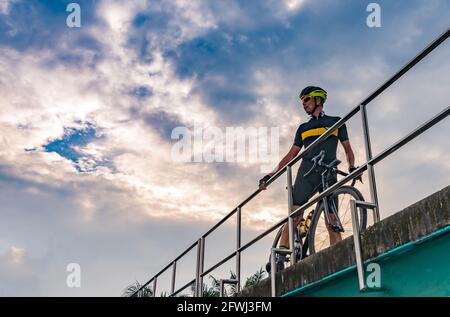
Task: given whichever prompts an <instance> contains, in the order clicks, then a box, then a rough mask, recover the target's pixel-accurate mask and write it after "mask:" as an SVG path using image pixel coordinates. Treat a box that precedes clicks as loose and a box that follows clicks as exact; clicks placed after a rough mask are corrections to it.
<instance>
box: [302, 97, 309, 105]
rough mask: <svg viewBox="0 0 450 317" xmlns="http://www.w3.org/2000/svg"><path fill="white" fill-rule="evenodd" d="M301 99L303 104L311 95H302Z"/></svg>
mask: <svg viewBox="0 0 450 317" xmlns="http://www.w3.org/2000/svg"><path fill="white" fill-rule="evenodd" d="M301 100H302V103H303V104H305V103H307V102H308V101H310V100H311V97H310V96H304V97H303V98H301Z"/></svg>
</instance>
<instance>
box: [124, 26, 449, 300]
mask: <svg viewBox="0 0 450 317" xmlns="http://www.w3.org/2000/svg"><path fill="white" fill-rule="evenodd" d="M449 36H450V28H448V29H447V30H446V31H445V32H444V33H442V34H441V35H440V36H439V37H438V38H437V39H436V40H434V41H433V42H432V43H431V44H429V45H428V46H427V47H426V48H425V49H423V50H422V51H421V52H420V53H419V54H417V55H416V56H415V57H414V58H412V59H411V60H410V61H409V62H408V63H407V64H406V65H405V66H403V67H402V68H401V69H400V70H399V71H398V72H397V73H395V74H394V75H393V76H392V77H391V78H389V79H388V80H387V81H386V82H385V83H383V84H382V85H381V86H380V87H379V88H377V89H376V90H375V91H374V92H372V93H371V94H370V95H369V96H368V97H367V98H366V99H364V100H363V101H362V102H361V103H359V104H358V105H357V106H356V107H354V108H353V110H351V111H350V112H349V113H348V114H347V115H345V116H344V117H343V118H342V119H340V120H339V121H338V122H336V123H335V124H334V125H333V126H332V127H331V128H329V129H328V130H327V131H326V132H325V133H324V134H322V135H321V136H320V137H319V138H317V139H316V140H315V141H314V142H313V143H312V144H311V145H310V146H308V147H307V148H306V149H305V150H304V151H302V152H300V153H299V154H298V155H297V156H296V157H295V158H294V159H292V160H291V161H290V162H289V163H287V164H286V165H285V166H284V167H283V168H281V169H280V170H279V171H278V172H277V173H275V174H274V175H273V176H272V177H271V178H270V179H269V180H268V182H267V185H269V184H270V183H272V182H273V181H275V180H276V179H277V178H278V177H280V176H281V175H282V174H284V172H285V171H286V172H287V173H286V174H287V189H288V199H289V201H288V216H287V217H285V218H283V219H282V220H280V221H279V222H278V223H276V224H274V225H273V226H272V227H270V228H269V229H267V230H266V231H264V232H263V233H261V234H260V235H258V236H257V237H256V238H254V239H253V240H251V241H249V242H248V243H246V244H245V245H243V246H242V245H241V218H242V208H243V207H244V206H245V205H246V204H247V203H248V202H250V201H251V200H252V199H253V198H254V197H255V196H257V195H258V194H259V193H260V192H261V191H262V190H261V189H258V190H256V191H255V192H253V193H252V194H251V195H250V196H248V197H247V198H246V199H245V200H244V201H243V202H241V203H240V204H239V205H238V206H237V207H236V208H234V209H233V210H232V211H231V212H230V213H229V214H228V215H226V216H225V217H224V218H223V219H222V220H220V221H219V222H218V223H217V224H216V225H214V226H213V227H212V228H211V229H209V230H208V231H207V232H206V233H205V234H203V235H202V236H201V237H200V238H199V239H198V240H197V241H196V242H195V243H193V244H192V245H191V246H189V247H188V248H187V249H186V250H185V251H184V252H183V253H181V254H180V255H179V256H178V257H176V258H175V259H174V260H173V261H172V262H171V263H170V264H168V265H167V266H166V267H165V268H163V269H162V270H161V271H160V272H158V273H157V274H156V275H154V276H153V277H152V278H151V279H150V280H149V281H148V282H146V283H145V284H143V285H142V286H141V288H139V290H137V291H136V292H135V293H134V294H133V295H132V296H135V295H137V294H138V292H139V291H141V290H142V289H144V288H145V287H147V286H148V285H149V284H150V283H151V282H153V289H152V291H153V296H156V287H157V278H158V277H159V276H160V275H161V274H163V273H164V272H165V271H167V270H168V269H169V268H170V267H172V283H171V294H170V296H176V295H177V294H179V293H180V292H182V291H183V290H185V289H186V288H187V287H189V286H191V285H194V290H195V296H201V295H202V292H203V277H204V276H205V275H207V274H209V273H210V272H212V271H213V270H215V269H216V268H217V267H219V266H221V265H222V264H224V263H225V262H227V261H229V260H230V259H231V258H233V257H236V280H222V281H221V287H220V288H221V293H222V291H223V286H224V284H227V283H228V284H235V285H236V291H237V292H239V291H240V288H241V253H242V252H243V251H245V250H246V249H247V248H248V247H250V246H251V245H253V244H254V243H256V242H257V241H259V240H261V239H262V238H264V237H265V236H266V235H268V234H270V233H271V232H272V231H274V230H276V229H277V228H279V227H280V226H282V225H284V224H285V223H286V222H288V225H289V234H290V239H289V243H290V249H289V250H287V251H286V250H279V249H273V250H272V252H271V253H272V256H271V257H272V259H273V258H274V256H275V253H277V252H288V253H291V254H292V256H291V264H295V261H296V260H295V258H296V257H295V249H294V247H293V246H294V244H293V240H294V238H293V232H294V226H293V219H294V218H295V217H297V216H299V215H300V213H301V212H303V211H304V210H306V209H307V208H309V207H310V206H312V205H314V204H315V203H317V202H318V201H320V200H321V199H323V197H324V196H327V195H329V194H331V193H332V192H333V191H335V190H336V189H338V188H339V187H341V186H342V185H344V184H345V183H347V182H348V181H350V180H352V179H353V178H355V177H358V176H359V175H361V174H362V173H363V172H365V171H366V170H367V172H368V178H369V189H370V197H371V201H372V202H371V203H367V202H365V203H364V204H365V205H364V206H366V207H367V206H370V209H372V210H373V212H374V222H378V221H380V214H379V209H378V206H379V205H378V196H377V189H376V180H375V172H374V165H375V164H377V163H378V162H380V161H381V160H383V159H384V158H385V157H387V156H389V155H390V154H392V153H393V152H395V151H396V150H398V149H399V148H401V147H402V146H403V145H405V144H407V143H408V142H410V141H411V140H412V139H414V138H416V137H417V136H418V135H420V134H421V133H423V132H424V131H426V130H428V129H429V128H431V127H432V126H434V125H435V124H437V123H438V122H440V121H442V120H443V119H445V118H446V117H447V116H448V115H449V114H450V106H447V107H446V108H444V110H443V111H442V112H441V113H439V114H437V115H436V116H435V117H433V118H432V119H430V120H429V121H427V122H425V123H424V124H422V125H421V126H420V127H419V128H416V129H415V130H414V131H412V132H411V133H409V134H408V135H407V136H406V137H404V138H403V139H401V140H400V141H398V142H396V143H395V144H393V145H392V146H390V147H389V148H387V149H386V150H384V151H382V152H381V153H380V154H378V155H377V156H375V157H373V155H372V147H371V143H370V136H369V125H368V117H367V111H366V106H367V105H368V104H369V103H370V102H371V101H372V100H374V99H375V98H376V97H377V96H379V95H380V94H381V93H382V92H383V91H385V90H386V89H387V88H388V87H390V86H391V85H392V84H393V83H394V82H396V81H397V80H398V79H399V78H400V77H402V76H403V75H404V74H405V73H406V72H408V71H409V70H410V69H411V68H413V67H414V66H415V65H416V64H417V63H419V62H420V61H421V60H422V59H424V58H425V57H426V56H427V55H428V54H429V53H430V52H432V51H433V50H434V49H435V48H437V47H438V46H439V45H440V44H442V43H443V42H444V41H445V40H446V39H447V38H448V37H449ZM358 112H361V119H362V126H363V133H364V146H365V151H366V159H367V161H366V163H364V164H363V165H361V166H360V167H358V168H357V169H356V170H355V171H353V172H352V173H351V174H350V175H348V176H346V177H344V178H342V179H341V180H339V181H338V182H336V183H335V184H333V185H332V186H330V187H329V188H328V189H327V190H325V191H323V192H322V193H320V194H319V195H318V196H316V197H315V198H313V199H311V200H310V201H308V202H307V203H305V204H304V205H303V206H300V207H299V208H297V209H296V210H294V211H292V205H293V203H292V197H291V196H292V166H293V165H294V164H296V163H297V162H298V161H299V160H301V159H302V158H303V157H304V156H305V155H306V154H307V153H309V152H310V151H311V150H313V149H314V148H316V147H317V146H318V145H319V144H320V143H322V142H323V141H324V140H325V139H327V138H328V136H330V135H331V134H332V132H333V131H335V130H336V129H338V128H340V127H341V126H342V125H344V124H345V122H347V121H348V120H349V119H351V118H352V117H353V116H354V115H355V114H357V113H358ZM358 204H359V205H361V204H362V202H356V205H353V203H352V208H353V209H355V210H354V213H355V214H356V208H357V206H358ZM234 214H236V215H237V221H236V250H235V251H234V252H233V253H231V254H230V255H228V256H226V257H225V258H224V259H222V260H221V261H219V262H218V263H216V264H215V265H213V266H212V267H210V268H209V269H207V270H206V271H205V270H204V258H205V257H204V256H205V239H206V237H208V235H210V234H211V233H212V232H213V231H215V230H216V229H217V228H218V227H219V226H220V225H222V224H223V223H224V222H225V221H227V220H228V219H229V218H230V217H231V216H233V215H234ZM354 238H355V243H358V242H359V240H358V241H356V239H359V232H357V236H355V237H354ZM194 247H197V263H196V275H195V278H194V279H193V280H191V281H189V282H188V283H187V284H185V285H184V286H182V287H181V288H179V289H178V290H175V279H176V264H177V262H178V261H179V260H180V259H181V258H182V257H183V256H184V255H186V254H187V253H188V252H189V251H191V250H192V249H193V248H194ZM359 247H360V245H359ZM355 251H356V252H357V251H358V250H357V249H356V248H355ZM359 251H360V248H359ZM357 258H358V256H357ZM360 260H361V257H360V258H359V260H358V261H360ZM272 266H273V263H272ZM359 266H361V267H362V263H360V264H359ZM358 274H359V270H358ZM271 278H272V284H271V285H272V296H275V295H276V289H275V278H276V274H271ZM361 287H364V285H361Z"/></svg>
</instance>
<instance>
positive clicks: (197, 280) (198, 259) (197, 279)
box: [194, 239, 201, 297]
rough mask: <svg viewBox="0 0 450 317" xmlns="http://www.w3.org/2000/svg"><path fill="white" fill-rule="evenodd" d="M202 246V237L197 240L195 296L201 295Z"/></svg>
mask: <svg viewBox="0 0 450 317" xmlns="http://www.w3.org/2000/svg"><path fill="white" fill-rule="evenodd" d="M200 248H201V239H198V240H197V262H196V269H195V292H194V296H195V297H199V296H200V295H199V294H200V292H199V284H200V282H199V281H200Z"/></svg>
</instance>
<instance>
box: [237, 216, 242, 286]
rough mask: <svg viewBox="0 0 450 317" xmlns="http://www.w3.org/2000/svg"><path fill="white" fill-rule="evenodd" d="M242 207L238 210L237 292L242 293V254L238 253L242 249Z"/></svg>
mask: <svg viewBox="0 0 450 317" xmlns="http://www.w3.org/2000/svg"><path fill="white" fill-rule="evenodd" d="M241 212H242V210H241V207H238V208H237V215H236V235H237V236H236V250H237V251H236V280H237V284H236V292H240V291H241V252H240V251H238V250H239V249H240V248H241V242H242V241H241V224H242V223H241V221H242V214H241Z"/></svg>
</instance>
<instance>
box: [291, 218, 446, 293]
mask: <svg viewBox="0 0 450 317" xmlns="http://www.w3.org/2000/svg"><path fill="white" fill-rule="evenodd" d="M448 229H449V228H448V227H447V228H445V230H442V232H439V233H437V234H435V235H432V236H431V237H428V238H426V239H423V240H421V241H418V242H415V243H411V244H409V245H407V246H402V247H399V248H397V249H394V250H393V251H391V252H389V254H386V255H381V256H380V257H379V258H377V259H376V260H373V261H371V262H375V263H377V264H379V265H380V271H381V288H382V290H380V291H376V292H364V293H361V292H360V291H359V285H358V279H357V273H356V268H355V267H353V268H350V269H347V270H345V271H343V272H340V273H337V274H334V275H333V276H332V277H330V278H327V279H325V280H322V281H319V282H317V283H314V284H313V285H311V286H306V287H304V288H302V289H298V290H295V291H292V292H290V293H289V294H285V296H297V297H300V296H380V297H383V296H450V230H448ZM369 263H370V262H369ZM367 274H370V272H369V273H366V276H367Z"/></svg>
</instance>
